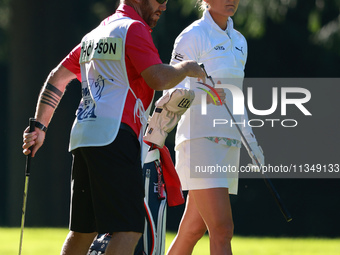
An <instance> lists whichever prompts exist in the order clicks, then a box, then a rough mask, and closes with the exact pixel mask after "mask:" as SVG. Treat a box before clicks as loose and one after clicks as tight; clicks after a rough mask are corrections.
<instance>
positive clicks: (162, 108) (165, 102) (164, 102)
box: [144, 89, 195, 148]
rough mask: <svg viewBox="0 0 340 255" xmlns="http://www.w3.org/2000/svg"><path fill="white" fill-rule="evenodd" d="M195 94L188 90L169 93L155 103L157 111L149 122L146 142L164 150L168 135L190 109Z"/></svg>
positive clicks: (176, 90)
mask: <svg viewBox="0 0 340 255" xmlns="http://www.w3.org/2000/svg"><path fill="white" fill-rule="evenodd" d="M194 98H195V94H194V92H193V91H192V90H188V89H175V90H171V91H167V92H166V93H165V94H164V95H163V96H162V97H161V98H160V99H158V100H157V102H156V103H155V106H156V107H155V110H154V112H153V114H152V117H151V118H150V120H149V125H148V127H147V129H146V132H145V136H144V140H145V141H149V142H151V143H153V144H156V145H157V146H158V147H160V148H162V147H163V145H164V143H165V139H166V137H167V136H168V134H169V133H170V132H171V131H172V130H173V129H174V127H175V126H176V125H177V123H178V121H179V120H180V118H181V116H182V114H183V113H185V111H186V110H187V109H188V108H189V106H190V105H191V103H192V101H193V100H194Z"/></svg>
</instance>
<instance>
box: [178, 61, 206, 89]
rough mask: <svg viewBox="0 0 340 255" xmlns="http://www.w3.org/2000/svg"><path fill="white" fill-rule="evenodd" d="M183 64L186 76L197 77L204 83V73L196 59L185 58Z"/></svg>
mask: <svg viewBox="0 0 340 255" xmlns="http://www.w3.org/2000/svg"><path fill="white" fill-rule="evenodd" d="M183 63H184V62H183ZM184 64H185V65H184V67H185V69H186V70H187V76H189V77H195V78H199V79H201V80H202V81H203V82H204V83H205V78H206V77H205V73H204V71H203V69H202V67H201V66H200V65H199V64H198V63H197V62H196V61H193V60H186V61H185V63H184Z"/></svg>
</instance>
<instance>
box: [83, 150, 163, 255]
mask: <svg viewBox="0 0 340 255" xmlns="http://www.w3.org/2000/svg"><path fill="white" fill-rule="evenodd" d="M143 178H144V187H145V198H144V207H145V212H146V214H145V215H146V218H145V228H144V233H143V235H142V237H141V238H140V240H139V242H138V245H137V247H136V249H135V253H134V254H135V255H163V254H164V252H165V232H166V205H167V194H166V192H165V184H164V179H163V173H162V163H161V160H160V152H159V149H158V148H155V149H151V150H150V151H149V152H148V154H147V156H146V159H145V162H144V167H143ZM110 239H111V235H110V234H109V233H105V234H98V236H97V238H96V239H95V240H94V242H93V243H92V245H91V247H90V249H89V252H88V255H102V254H105V249H106V246H107V244H108V243H109V241H110Z"/></svg>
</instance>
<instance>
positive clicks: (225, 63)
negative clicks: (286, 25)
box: [168, 0, 264, 255]
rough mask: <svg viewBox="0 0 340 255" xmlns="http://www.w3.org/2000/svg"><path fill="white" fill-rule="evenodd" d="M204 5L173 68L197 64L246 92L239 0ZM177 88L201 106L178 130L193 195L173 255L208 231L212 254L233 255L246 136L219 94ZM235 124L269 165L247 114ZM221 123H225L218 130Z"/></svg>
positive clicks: (181, 40)
mask: <svg viewBox="0 0 340 255" xmlns="http://www.w3.org/2000/svg"><path fill="white" fill-rule="evenodd" d="M198 4H199V6H200V7H201V9H203V10H204V11H203V17H202V18H201V19H199V20H197V21H195V22H194V23H192V24H191V25H189V26H188V27H187V28H186V29H184V30H183V32H182V33H181V34H180V35H179V36H178V37H177V39H176V41H175V45H174V49H173V53H172V59H171V64H176V63H179V62H180V61H184V60H195V61H197V62H198V63H203V64H204V66H205V69H206V71H207V73H208V74H209V75H211V76H212V77H213V79H214V80H215V82H216V83H220V84H221V85H220V86H222V85H223V84H225V83H227V84H229V85H230V84H231V85H233V86H236V87H237V88H239V89H241V90H242V84H243V78H244V68H245V63H246V59H247V42H246V39H245V38H244V37H243V35H242V34H240V33H239V32H238V31H236V30H235V29H234V28H233V21H232V19H231V18H230V17H231V16H233V15H234V14H235V12H236V10H237V7H238V4H239V0H198ZM210 85H211V84H210ZM176 88H190V89H193V90H194V91H195V100H194V101H193V103H192V105H191V107H190V108H189V110H188V111H186V113H185V114H184V115H183V116H182V118H181V120H180V122H179V123H178V127H177V133H176V146H175V150H176V169H177V171H178V175H179V177H180V180H181V183H182V187H183V190H189V193H188V198H187V202H186V209H185V212H184V214H183V217H182V220H181V223H180V227H179V230H178V234H177V236H176V238H175V239H174V241H173V243H172V244H171V246H170V249H169V251H168V254H169V255H172V254H181V255H183V254H191V253H192V251H193V248H194V246H195V244H196V242H197V241H198V240H199V239H200V238H201V237H202V236H203V235H204V234H205V232H206V231H207V230H208V232H209V239H210V254H214V255H216V254H232V250H231V244H230V242H231V239H232V236H233V228H234V226H233V218H232V210H231V205H230V200H229V194H237V189H238V173H237V171H238V166H239V155H240V147H241V143H242V141H241V140H242V139H241V136H240V133H239V132H238V130H237V129H236V127H235V123H232V121H231V118H230V115H228V112H227V110H226V109H225V107H224V106H221V104H220V103H218V100H216V98H217V96H216V95H214V94H213V91H210V92H211V94H212V95H213V98H212V97H211V96H210V95H209V93H206V92H205V91H209V88H207V87H206V86H205V85H204V84H201V83H199V82H198V81H197V79H196V78H195V79H194V81H193V79H192V78H191V79H190V78H187V79H186V80H184V81H183V82H182V83H180V84H179V85H178V86H177V87H176ZM216 90H217V92H218V94H219V96H220V97H221V99H222V102H223V101H225V102H226V103H227V104H228V105H229V106H230V109H233V106H232V103H231V101H232V94H231V93H230V91H229V90H227V89H223V88H217V89H216ZM202 95H204V96H205V95H206V102H207V105H206V106H205V107H206V109H205V110H204V111H203V108H204V105H202V103H201V102H203V101H204V100H202ZM204 96H203V99H205V97H204ZM234 100H235V99H234ZM215 101H216V103H214V102H215ZM242 106H243V105H242ZM243 108H244V106H243ZM204 112H205V114H204ZM235 118H236V119H237V122H238V123H239V126H240V127H241V129H242V132H243V134H244V135H245V137H246V139H247V141H248V143H249V144H250V147H251V148H252V150H253V152H254V154H255V155H256V156H257V158H258V159H259V160H260V163H262V164H264V156H263V153H262V151H261V149H260V147H259V146H258V145H257V141H256V139H255V136H254V135H253V134H252V130H251V128H250V127H249V126H248V125H247V123H248V117H247V113H246V111H244V114H243V115H237V116H235ZM217 119H218V120H221V119H223V121H220V122H218V123H219V124H218V125H217V124H216V120H217ZM214 120H215V122H214ZM221 123H223V124H221ZM240 123H241V124H240ZM233 124H234V125H233Z"/></svg>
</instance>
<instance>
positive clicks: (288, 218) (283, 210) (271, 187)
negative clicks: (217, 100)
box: [200, 64, 293, 222]
mask: <svg viewBox="0 0 340 255" xmlns="http://www.w3.org/2000/svg"><path fill="white" fill-rule="evenodd" d="M200 67H201V68H202V69H203V71H204V73H205V75H206V76H207V78H208V79H209V80H210V81H211V83H212V85H213V87H215V82H214V80H213V79H212V77H211V76H209V75H208V74H207V72H206V70H205V68H204V64H200ZM224 106H225V108H226V109H227V111H228V113H229V115H230V117H231V118H232V121H233V122H234V123H235V126H236V128H237V130H238V132H239V133H240V135H241V137H242V139H243V141H244V143H243V144H244V146H245V147H246V149H247V150H248V151H249V152H250V154H251V158H252V159H253V160H254V161H255V163H256V165H257V167H258V168H259V169H260V171H261V169H262V165H261V164H260V162H259V160H258V159H257V157H256V156H255V154H254V152H253V150H252V148H251V147H250V146H249V143H248V141H247V139H246V138H245V136H244V135H243V133H242V130H241V129H240V127H239V125H238V124H236V123H237V122H236V120H235V118H234V116H233V114H232V113H231V111H230V109H229V107H228V105H227V104H226V103H224ZM262 176H263V180H264V182H265V184H266V186H267V187H268V189H269V191H270V193H271V194H272V195H273V197H274V199H275V201H276V203H277V205H278V206H279V208H280V211H281V213H282V214H283V216H284V217H285V219H286V221H287V222H290V221H291V220H292V219H293V218H292V216H291V214H290V212H289V211H288V209H287V208H286V206H285V204H284V203H283V201H282V199H281V197H280V195H279V193H278V192H277V190H276V189H275V187H274V185H273V183H272V181H271V180H270V179H269V178H268V176H267V174H266V173H264V172H262Z"/></svg>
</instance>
